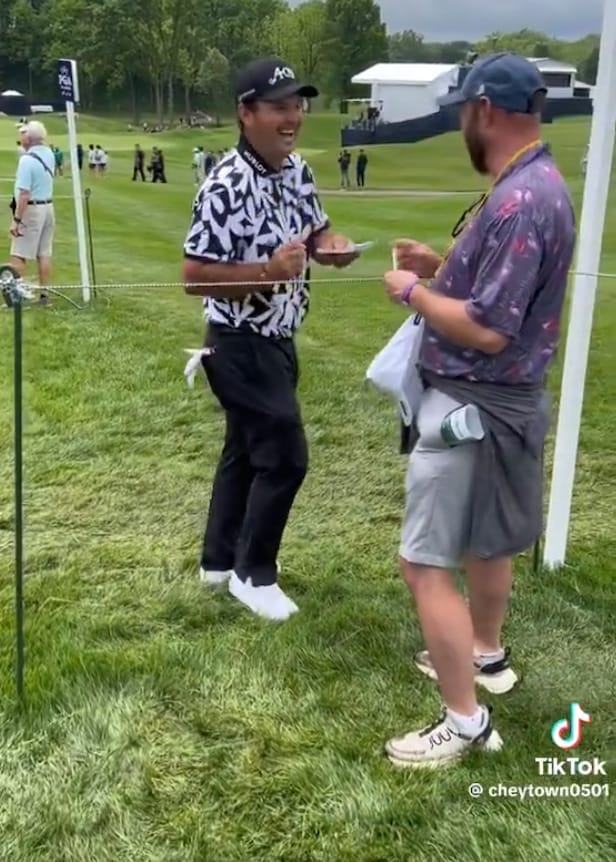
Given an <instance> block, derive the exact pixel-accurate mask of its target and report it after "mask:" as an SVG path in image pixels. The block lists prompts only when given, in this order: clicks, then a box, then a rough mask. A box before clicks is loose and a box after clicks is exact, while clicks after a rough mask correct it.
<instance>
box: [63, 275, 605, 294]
mask: <svg viewBox="0 0 616 862" xmlns="http://www.w3.org/2000/svg"><path fill="white" fill-rule="evenodd" d="M569 275H582V276H587V277H588V278H615V279H616V272H580V271H578V270H570V271H569ZM382 281H383V276H382V275H367V276H366V275H364V276H361V275H359V276H343V277H338V278H316V279H311V280H310V281H309V282H308V284H309V286H310V287H312V286H313V285H315V284H369V283H372V284H374V283H376V282H382ZM279 283H280V282H266V281H243V282H241V283H238V285H237V286H238V287H256V288H259V290H264V289H266V290H267V289H268V288H270V287H271V286H272V285H275V284H279ZM232 285H233V282H228V281H220V282H212V281H209V282H204V283H198V284H197V283H193V284H190V285H186V283H185V282H183V281H178V282H172V281H170V282H164V281H161V282H158V281H152V282H145V281H144V282H134V283H132V284H129V283H122V282H117V283H115V282H111V283H109V284H97V285H96V286H95V288H96V290H161V289H164V288H167V289H171V288H178V287H181V288H185V287H186V286H188V287H230V286H232ZM53 288H54V289H55V290H83V285H82V284H54V285H53ZM255 292H258V291H255Z"/></svg>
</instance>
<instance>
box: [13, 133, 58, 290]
mask: <svg viewBox="0 0 616 862" xmlns="http://www.w3.org/2000/svg"><path fill="white" fill-rule="evenodd" d="M21 138H22V143H23V145H24V149H25V150H26V151H25V152H24V154H23V155H22V156H20V158H19V163H18V165H17V175H16V177H15V191H14V201H15V209H14V213H13V219H12V221H11V226H10V229H9V232H10V235H11V252H10V254H11V258H10V264H11V266H12V267H14V268H15V269H16V270H17V272H19V274H20V275H21V276H22V277H23V275H24V273H25V269H26V262H27V261H30V260H36V261H37V264H38V276H39V284H40V286H41V294H40V302H41V304H46V303H47V301H48V297H47V291H46V290H45V288H46V287H47V285H49V283H50V280H51V254H52V247H53V235H54V229H55V215H54V208H53V180H54V172H55V158H54V154H53V151H52V149H51V147H49V146H47V144H46V138H47V132H46V129H45V126H44V125H43V124H42V123H40V122H38V121H37V120H32V121H31V122H29V123H27V124H26V125H25V126H23V127H22V133H21Z"/></svg>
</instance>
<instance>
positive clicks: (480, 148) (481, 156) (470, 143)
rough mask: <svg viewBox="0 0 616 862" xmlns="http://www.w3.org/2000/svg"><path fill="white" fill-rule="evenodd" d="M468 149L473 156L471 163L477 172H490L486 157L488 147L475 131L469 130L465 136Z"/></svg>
mask: <svg viewBox="0 0 616 862" xmlns="http://www.w3.org/2000/svg"><path fill="white" fill-rule="evenodd" d="M464 140H465V142H466V149H467V150H468V154H469V156H470V158H471V164H472V165H473V167H474V168H475V170H476V171H477V173H479V174H482V175H485V174H487V173H488V164H487V158H486V147H485V144H484V142H483V141H482V140H481V138H480V137H479V135H477V134H476V133H475V132H473V131H469V132H467V133H466V135H465V136H464Z"/></svg>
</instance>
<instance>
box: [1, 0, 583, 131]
mask: <svg viewBox="0 0 616 862" xmlns="http://www.w3.org/2000/svg"><path fill="white" fill-rule="evenodd" d="M501 50H515V51H518V52H520V53H523V54H525V55H526V56H535V57H544V56H549V57H551V58H552V59H560V60H564V61H568V62H571V63H573V64H575V65H576V66H577V67H578V70H579V76H580V78H581V79H582V80H584V81H586V82H587V83H591V84H592V83H594V82H595V77H596V72H597V62H598V56H599V37H598V36H596V35H589V36H587V37H585V38H584V39H580V40H578V41H575V42H565V41H562V40H558V39H554V38H552V37H550V36H548V35H547V34H545V33H539V32H535V31H531V30H521V31H519V32H517V33H492V34H489V35H488V36H486V37H485V38H484V39H482V40H481V41H480V42H478V43H475V44H471V43H469V42H462V41H459V42H449V43H434V42H432V43H431V42H426V41H425V40H424V38H423V36H422V35H421V34H419V33H415V32H414V31H413V30H407V31H404V32H402V33H393V34H388V33H387V30H386V27H385V25H384V24H383V23H382V21H381V16H380V9H379V6H378V4H377V3H376V2H375V0H307V2H304V3H303V4H302V5H300V6H297V7H294V8H290V7H289V6H288V4H287V2H286V0H140V2H134V0H2V2H1V3H0V90H3V89H7V88H14V89H18V90H20V91H21V92H24V93H25V94H26V95H28V96H29V97H30V98H34V99H36V100H39V99H41V100H49V99H54V98H55V97H56V93H55V78H54V72H55V68H56V61H57V60H58V59H59V58H61V57H73V58H75V59H77V60H78V61H79V80H80V88H81V109H82V110H85V111H95V110H99V111H103V110H110V111H111V110H115V111H122V112H130V113H131V115H132V117H133V120H134V122H139V120H140V116H141V114H142V113H148V114H149V113H152V112H154V113H155V114H156V116H157V117H158V120H159V121H160V122H163V121H164V120H165V119H171V118H172V117H173V116H176V115H178V114H185V115H186V114H191V113H192V112H193V111H195V110H202V111H205V112H207V113H208V114H211V115H216V116H218V115H221V114H223V113H225V112H226V111H227V110H228V108H229V107H230V104H231V80H232V75H233V72H234V70H236V69H237V68H239V66H241V65H242V64H243V63H245V62H247V61H248V60H250V59H252V58H254V57H256V56H259V55H263V54H266V53H275V54H279V55H281V56H283V57H284V58H286V59H287V60H288V61H289V62H290V63H291V64H292V65H294V66H295V67H296V68H297V70H298V72H299V73H300V74H301V75H303V76H305V77H306V78H307V79H309V80H310V81H311V82H314V83H316V84H317V85H318V86H319V87H320V88H321V90H322V92H323V93H325V94H326V100H327V101H331V100H340V99H344V98H349V97H360V96H363V95H365V90H363V89H361V88H360V89H358V88H355V87H353V85H351V83H350V80H351V78H352V76H353V75H354V74H356V73H357V72H359V71H361V70H362V69H365V68H367V67H368V66H370V65H372V64H373V63H377V62H387V61H392V62H426V63H431V62H441V63H457V62H460V61H462V60H464V58H465V57H466V56H467V54H468V52H469V51H478V52H480V53H487V52H491V51H501Z"/></svg>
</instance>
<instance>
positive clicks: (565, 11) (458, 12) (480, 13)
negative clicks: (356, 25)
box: [290, 0, 615, 42]
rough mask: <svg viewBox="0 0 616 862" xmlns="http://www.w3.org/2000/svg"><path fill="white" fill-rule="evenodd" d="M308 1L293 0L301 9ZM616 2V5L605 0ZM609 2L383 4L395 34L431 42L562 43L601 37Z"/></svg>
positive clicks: (384, 0) (434, 0)
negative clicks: (514, 37)
mask: <svg viewBox="0 0 616 862" xmlns="http://www.w3.org/2000/svg"><path fill="white" fill-rule="evenodd" d="M301 2H302V0H290V3H291V5H292V6H298V5H299V4H300V3H301ZM605 2H615V0H605ZM603 3H604V0H380V6H381V10H382V17H383V20H384V21H385V22H386V23H387V26H388V29H389V31H390V32H396V31H397V30H415V31H416V32H417V33H423V35H424V36H425V38H426V40H428V41H435V42H437V41H438V42H450V41H453V40H454V39H464V40H468V41H469V42H472V41H475V40H476V39H479V38H481V37H482V36H485V35H486V34H487V33H491V32H494V31H495V30H505V31H507V30H509V31H511V30H521V29H522V28H523V27H527V28H528V29H530V30H541V31H543V32H545V33H549V34H550V35H552V36H558V37H560V38H562V39H575V38H577V37H579V36H585V35H586V34H587V33H599V32H600V30H601V20H602V16H603Z"/></svg>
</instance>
